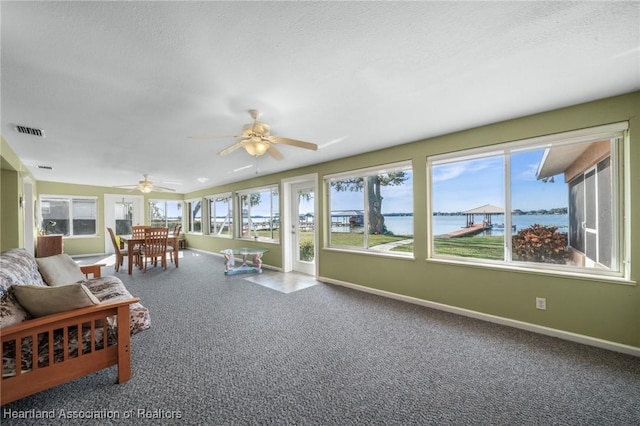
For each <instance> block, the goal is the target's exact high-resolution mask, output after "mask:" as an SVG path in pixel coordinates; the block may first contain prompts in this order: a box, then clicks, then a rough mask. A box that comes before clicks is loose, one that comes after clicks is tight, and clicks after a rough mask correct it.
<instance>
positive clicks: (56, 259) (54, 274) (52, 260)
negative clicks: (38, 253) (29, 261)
mask: <svg viewBox="0 0 640 426" xmlns="http://www.w3.org/2000/svg"><path fill="white" fill-rule="evenodd" d="M36 262H38V269H39V270H40V273H41V274H42V278H44V280H45V282H46V283H47V284H49V285H52V286H56V285H67V284H71V283H77V282H78V281H84V280H85V279H86V276H85V275H84V274H83V273H82V271H81V270H80V267H79V266H78V264H77V263H76V262H74V261H73V259H71V258H70V257H69V255H68V254H65V253H62V254H56V255H55V256H48V257H38V258H36Z"/></svg>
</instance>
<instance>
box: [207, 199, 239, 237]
mask: <svg viewBox="0 0 640 426" xmlns="http://www.w3.org/2000/svg"><path fill="white" fill-rule="evenodd" d="M207 201H208V203H209V234H211V235H215V236H218V237H227V238H232V237H233V198H232V196H231V194H220V195H213V196H211V197H207Z"/></svg>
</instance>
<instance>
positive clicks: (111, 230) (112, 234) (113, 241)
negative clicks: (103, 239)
mask: <svg viewBox="0 0 640 426" xmlns="http://www.w3.org/2000/svg"><path fill="white" fill-rule="evenodd" d="M107 231H109V235H110V236H111V242H112V243H113V250H114V251H115V253H116V255H117V254H119V253H120V246H119V245H118V242H117V241H116V234H114V233H113V229H111V228H107Z"/></svg>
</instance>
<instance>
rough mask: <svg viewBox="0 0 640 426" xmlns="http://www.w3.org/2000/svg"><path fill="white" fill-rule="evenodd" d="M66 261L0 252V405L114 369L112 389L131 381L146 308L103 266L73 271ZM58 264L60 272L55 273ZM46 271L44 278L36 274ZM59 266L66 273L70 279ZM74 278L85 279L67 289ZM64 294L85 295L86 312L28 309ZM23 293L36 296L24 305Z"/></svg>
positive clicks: (20, 251)
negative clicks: (133, 345)
mask: <svg viewBox="0 0 640 426" xmlns="http://www.w3.org/2000/svg"><path fill="white" fill-rule="evenodd" d="M71 263H73V265H75V263H74V262H73V261H72V260H71V259H70V258H69V257H68V256H67V255H64V254H63V255H57V256H52V257H50V258H39V259H37V260H36V259H35V258H34V257H33V256H32V255H31V254H29V253H28V252H27V251H26V250H24V249H11V250H9V251H6V252H3V253H1V254H0V320H1V321H2V322H1V324H0V327H1V330H0V331H1V335H2V337H1V340H2V382H1V387H0V405H4V404H7V403H10V402H12V401H15V400H17V399H20V398H24V397H25V396H28V395H32V394H34V393H36V392H40V391H42V390H45V389H49V388H51V387H53V386H57V385H59V384H62V383H66V382H68V381H71V380H74V379H77V378H79V377H82V376H84V375H87V374H89V373H92V372H94V371H98V370H101V369H103V368H106V367H109V366H112V365H117V366H118V374H117V383H123V382H126V381H127V380H129V378H130V377H131V358H130V336H131V335H132V334H135V333H137V332H139V331H141V330H144V329H146V328H149V326H150V320H149V311H148V309H147V308H145V307H144V306H142V305H141V304H140V302H139V299H138V298H135V297H133V296H131V294H130V293H129V292H128V291H127V289H126V288H125V286H124V284H123V283H122V281H121V280H120V279H118V278H117V277H101V274H100V267H101V266H102V265H90V266H83V267H78V266H77V265H75V268H77V271H73V269H74V266H72V265H71ZM58 264H60V265H64V266H63V267H61V268H57V265H58ZM39 265H40V267H39ZM45 267H46V269H47V271H46V272H47V273H42V275H41V272H42V271H41V269H45ZM65 268H67V269H69V268H70V270H71V272H70V275H69V274H68V273H67V272H68V271H66V272H65ZM52 269H53V270H54V271H55V273H52V272H51V271H52ZM59 270H62V272H60V273H59ZM74 274H80V276H81V277H83V279H82V280H81V281H79V282H78V281H73V282H70V283H66V284H69V285H66V284H65V283H64V280H65V279H66V280H69V279H72V278H70V277H74V278H73V279H74V280H75V278H77V277H78V275H74ZM43 277H44V279H43ZM90 277H91V278H90ZM54 280H55V281H57V282H56V283H53V284H52V283H51V282H50V281H54ZM61 280H62V283H61V282H60V281H61ZM48 284H52V285H48ZM17 286H20V288H19V289H17ZM52 287H65V288H58V289H52ZM70 289H71V290H73V291H74V294H76V293H77V292H79V293H82V292H84V293H86V294H84V296H83V297H85V296H86V298H89V299H90V301H89V302H86V303H85V302H82V303H85V304H87V303H88V304H87V306H84V307H77V308H74V309H66V310H62V311H60V312H55V313H50V314H49V313H48V312H47V311H46V309H52V310H54V311H55V310H57V309H55V308H56V307H55V306H53V308H51V307H50V306H49V307H46V306H45V305H47V304H48V301H47V302H45V303H42V304H39V305H37V306H34V303H38V301H39V300H40V299H38V298H39V297H45V298H47V299H48V300H55V297H54V296H50V294H51V292H54V291H55V292H57V291H58V290H63V291H66V290H70ZM76 290H77V292H76ZM25 291H27V293H26V294H27V295H30V294H31V293H35V294H36V296H35V298H31V299H26V296H25ZM89 293H90V294H89ZM41 295H42V296H41ZM29 297H30V296H29ZM65 297H67V296H65ZM74 297H75V296H74ZM67 298H69V297H67ZM83 300H84V299H83ZM27 301H28V304H26V302H27ZM21 302H22V303H21ZM82 303H81V304H82ZM23 305H24V306H23ZM41 308H42V309H45V311H42V309H41ZM30 310H31V312H30ZM33 312H35V315H34V314H33ZM43 313H44V314H45V315H43ZM118 324H127V325H128V327H118ZM79 342H80V343H79Z"/></svg>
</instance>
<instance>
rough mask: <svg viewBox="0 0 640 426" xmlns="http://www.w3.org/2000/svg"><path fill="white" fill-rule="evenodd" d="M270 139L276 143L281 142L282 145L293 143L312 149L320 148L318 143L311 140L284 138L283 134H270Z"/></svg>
mask: <svg viewBox="0 0 640 426" xmlns="http://www.w3.org/2000/svg"><path fill="white" fill-rule="evenodd" d="M268 139H269V141H270V142H274V143H281V144H282V145H291V146H295V147H298V148H304V149H310V150H312V151H317V150H318V145H316V144H315V143H311V142H303V141H299V140H296V139H289V138H283V137H281V136H269V138H268Z"/></svg>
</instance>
